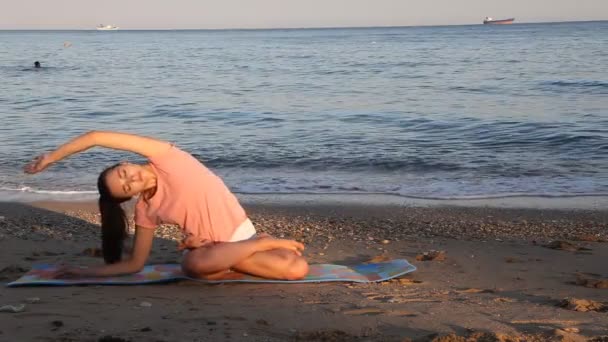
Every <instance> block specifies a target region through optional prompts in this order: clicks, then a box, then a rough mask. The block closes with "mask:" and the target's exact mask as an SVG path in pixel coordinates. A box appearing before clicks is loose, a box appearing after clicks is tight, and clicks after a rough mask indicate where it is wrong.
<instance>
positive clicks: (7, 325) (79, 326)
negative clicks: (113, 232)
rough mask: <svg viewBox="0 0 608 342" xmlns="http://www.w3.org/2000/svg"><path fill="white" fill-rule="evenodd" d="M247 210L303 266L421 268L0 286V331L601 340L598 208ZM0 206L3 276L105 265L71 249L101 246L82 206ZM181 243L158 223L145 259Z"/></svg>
mask: <svg viewBox="0 0 608 342" xmlns="http://www.w3.org/2000/svg"><path fill="white" fill-rule="evenodd" d="M245 207H246V209H247V211H248V213H249V214H250V217H251V219H252V221H253V222H254V224H255V225H256V227H257V229H258V231H261V232H267V233H270V234H272V235H275V236H279V237H285V238H294V239H297V240H300V241H302V242H304V243H305V244H306V246H307V249H306V252H305V256H306V257H307V258H308V259H309V260H310V262H311V263H337V264H354V263H360V262H364V261H369V260H382V259H386V258H406V259H408V260H410V261H411V262H412V263H413V264H414V265H416V267H418V271H416V272H414V273H411V274H409V275H407V276H404V277H402V278H400V279H396V280H392V281H387V282H382V283H373V284H348V283H320V284H280V285H279V284H229V285H228V284H224V285H204V284H199V283H195V282H190V281H183V282H178V283H171V284H164V285H146V286H105V287H103V286H74V287H24V288H6V287H2V288H0V306H2V305H8V304H13V305H14V304H20V303H25V304H26V308H25V310H24V311H23V312H19V313H8V312H0V341H586V340H590V341H608V312H607V311H604V310H605V309H606V306H602V304H603V305H608V289H607V288H606V287H608V280H606V279H607V278H608V261H607V260H608V243H607V242H606V241H607V240H608V210H606V209H601V208H599V209H598V208H596V209H594V210H580V209H578V210H567V209H559V210H554V209H513V208H484V207H461V206H450V207H441V206H431V207H424V206H423V207H415V206H414V207H412V206H400V205H365V204H357V203H347V204H340V203H336V204H322V205H321V204H319V205H317V204H314V202H312V203H298V204H287V203H283V204H277V203H270V204H269V203H258V204H251V203H250V204H246V205H245ZM0 216H2V217H1V218H0V255H1V256H2V257H1V258H0V281H1V282H2V283H6V282H9V281H12V280H15V279H17V278H18V277H19V276H21V275H22V274H23V273H25V272H26V271H27V270H28V269H29V268H30V267H31V265H32V264H35V263H60V262H66V263H72V264H75V263H80V264H85V265H86V264H96V263H100V262H101V259H100V258H99V257H94V256H83V255H82V254H83V253H82V252H83V251H85V249H87V248H98V247H99V226H98V224H97V222H98V219H99V216H98V214H97V210H96V208H95V204H94V203H89V202H81V203H61V202H40V203H32V204H23V203H0ZM179 238H180V235H179V231H178V230H177V229H176V228H175V227H162V228H159V229H158V230H157V241H155V246H154V251H153V253H152V255H151V257H150V260H149V263H163V262H176V261H177V260H178V259H179V254H178V252H177V251H176V242H175V241H176V240H177V239H179ZM556 241H564V243H559V242H556ZM565 242H569V243H565ZM547 246H548V247H547ZM549 247H553V248H549ZM431 251H440V252H437V253H434V252H431ZM425 252H427V253H426V254H424V253H425ZM428 252H431V253H428ZM441 252H443V253H441ZM434 255H438V257H437V258H435V259H433V260H424V261H423V260H422V259H430V258H432V256H434ZM417 259H421V260H417ZM33 297H36V298H38V299H39V300H36V299H32V298H33ZM565 299H566V301H564V300H565ZM568 300H569V302H568ZM577 300H578V301H577ZM584 300H587V301H584ZM577 310H578V311H577ZM602 336H603V337H602Z"/></svg>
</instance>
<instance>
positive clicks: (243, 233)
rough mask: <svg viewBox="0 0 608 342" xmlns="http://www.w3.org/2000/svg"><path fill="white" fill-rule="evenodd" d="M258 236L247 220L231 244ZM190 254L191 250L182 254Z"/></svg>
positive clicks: (237, 231)
mask: <svg viewBox="0 0 608 342" xmlns="http://www.w3.org/2000/svg"><path fill="white" fill-rule="evenodd" d="M255 234H256V231H255V227H254V226H253V223H252V222H251V220H250V219H246V220H245V221H244V222H243V223H241V225H240V226H238V227H237V228H236V230H235V231H234V233H232V236H231V237H230V240H228V241H229V242H237V241H245V240H249V239H251V238H254V237H255ZM188 252H190V250H189V249H184V251H183V252H182V256H184V255H186V253H188Z"/></svg>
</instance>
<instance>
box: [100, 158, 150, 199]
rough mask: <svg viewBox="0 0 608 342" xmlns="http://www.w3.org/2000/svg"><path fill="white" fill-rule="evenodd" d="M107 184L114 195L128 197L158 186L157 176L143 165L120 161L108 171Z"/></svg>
mask: <svg viewBox="0 0 608 342" xmlns="http://www.w3.org/2000/svg"><path fill="white" fill-rule="evenodd" d="M106 185H107V186H108V189H109V190H110V193H111V194H112V196H113V197H116V198H128V197H133V196H136V195H139V194H140V193H141V192H143V191H145V190H148V189H150V188H152V187H154V186H156V177H154V173H153V172H152V171H150V170H149V169H147V168H146V167H144V166H142V165H138V164H131V163H120V164H119V165H118V166H116V167H115V168H114V169H112V170H111V171H110V172H108V173H107V175H106Z"/></svg>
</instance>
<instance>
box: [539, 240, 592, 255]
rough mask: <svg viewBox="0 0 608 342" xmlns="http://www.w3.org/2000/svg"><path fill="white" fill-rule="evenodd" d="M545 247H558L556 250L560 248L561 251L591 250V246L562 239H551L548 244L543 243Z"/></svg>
mask: <svg viewBox="0 0 608 342" xmlns="http://www.w3.org/2000/svg"><path fill="white" fill-rule="evenodd" d="M543 247H546V248H551V249H556V250H560V251H568V252H578V253H581V252H587V251H590V250H591V248H587V247H581V246H577V245H575V244H573V243H570V242H568V241H561V240H556V241H551V242H549V243H548V244H546V245H543Z"/></svg>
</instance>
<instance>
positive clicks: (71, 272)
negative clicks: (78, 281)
mask: <svg viewBox="0 0 608 342" xmlns="http://www.w3.org/2000/svg"><path fill="white" fill-rule="evenodd" d="M87 271H88V270H87V269H86V268H82V267H74V266H61V267H59V268H58V269H56V270H55V272H54V273H53V275H52V277H53V278H55V279H69V278H80V277H84V276H87V275H88V273H87Z"/></svg>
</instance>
